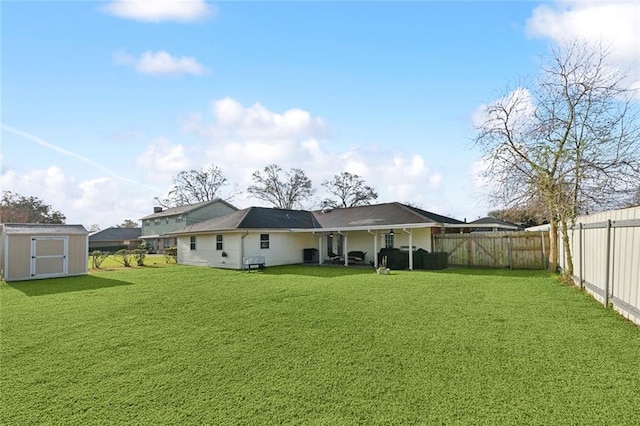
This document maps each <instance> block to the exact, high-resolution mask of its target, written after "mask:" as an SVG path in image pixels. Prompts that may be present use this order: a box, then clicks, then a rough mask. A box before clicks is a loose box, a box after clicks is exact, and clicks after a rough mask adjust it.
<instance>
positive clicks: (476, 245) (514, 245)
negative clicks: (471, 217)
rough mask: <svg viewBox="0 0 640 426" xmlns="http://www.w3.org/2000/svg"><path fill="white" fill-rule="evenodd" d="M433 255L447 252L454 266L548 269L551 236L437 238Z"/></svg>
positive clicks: (478, 234) (493, 234) (511, 234)
mask: <svg viewBox="0 0 640 426" xmlns="http://www.w3.org/2000/svg"><path fill="white" fill-rule="evenodd" d="M433 251H435V252H446V253H448V255H449V265H451V266H478V267H488V268H510V269H545V268H546V267H547V253H548V251H549V233H548V232H524V231H522V232H472V233H470V234H435V235H434V236H433Z"/></svg>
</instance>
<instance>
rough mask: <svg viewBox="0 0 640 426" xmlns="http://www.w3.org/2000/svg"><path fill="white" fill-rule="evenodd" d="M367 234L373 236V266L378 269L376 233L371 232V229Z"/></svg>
mask: <svg viewBox="0 0 640 426" xmlns="http://www.w3.org/2000/svg"><path fill="white" fill-rule="evenodd" d="M368 232H369V233H370V234H371V235H373V266H374V267H375V268H376V269H378V231H376V232H371V229H369V230H368Z"/></svg>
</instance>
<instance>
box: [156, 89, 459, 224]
mask: <svg viewBox="0 0 640 426" xmlns="http://www.w3.org/2000/svg"><path fill="white" fill-rule="evenodd" d="M328 129H329V127H328V125H327V123H326V122H325V120H324V119H322V118H321V117H317V116H314V115H312V114H311V113H310V112H308V111H305V110H302V109H299V108H292V109H288V110H286V111H284V112H274V111H271V110H269V109H268V108H266V107H265V106H263V105H261V104H260V103H255V104H253V105H251V106H244V105H242V104H241V103H240V102H238V101H237V100H235V99H232V98H224V99H220V100H216V101H214V102H212V103H211V108H210V111H209V114H206V113H205V114H202V113H192V114H189V115H187V116H186V118H184V119H183V121H182V130H183V131H184V132H186V133H188V134H195V135H197V136H198V137H199V142H198V143H196V144H194V145H192V146H189V147H188V152H189V158H192V159H193V160H194V163H193V164H192V167H196V168H198V167H202V166H205V165H208V164H216V165H218V166H220V167H221V168H222V170H223V173H224V174H225V176H226V177H227V179H228V180H229V181H230V182H233V183H237V184H238V185H239V186H240V187H241V188H242V189H245V188H246V187H247V186H249V185H250V184H251V175H252V173H253V172H254V171H256V170H259V169H262V168H264V167H265V166H266V165H268V164H271V163H275V164H278V165H280V166H281V167H282V168H284V169H289V168H291V167H298V168H301V169H303V170H304V171H305V173H306V174H307V176H308V177H309V178H310V179H311V180H312V182H313V184H314V187H315V188H316V189H317V191H318V192H317V194H316V195H317V198H318V199H319V200H320V199H322V198H324V197H325V196H326V194H324V193H323V190H324V189H323V188H322V187H321V185H320V184H321V183H322V182H323V181H325V180H328V179H331V178H332V177H333V176H334V175H336V174H338V173H340V172H342V171H347V172H350V173H354V174H357V175H360V176H362V177H363V178H364V179H365V181H366V183H367V184H368V185H370V186H372V187H374V188H375V189H376V191H378V193H379V195H380V196H379V199H378V201H379V202H389V201H410V202H413V203H416V204H421V205H422V206H423V207H424V208H427V209H429V208H434V207H437V206H439V205H441V204H435V203H441V201H440V200H436V197H443V196H448V195H447V194H446V193H443V192H441V191H442V188H443V187H445V186H446V185H447V184H448V182H447V179H446V178H445V176H447V174H446V173H443V172H442V170H434V168H433V166H429V165H428V164H427V157H425V156H423V155H421V154H418V153H407V152H402V151H391V150H383V149H380V148H378V146H377V145H376V144H375V143H371V144H368V145H367V146H349V145H345V146H342V147H341V146H339V144H338V143H337V142H335V141H334V142H332V141H331V140H328V138H329V130H328ZM158 159H159V158H157V159H156V160H155V161H153V163H154V164H155V163H157V162H158V161H157V160H158ZM162 167H163V166H161V165H159V164H158V165H157V166H153V167H152V168H153V169H154V170H159V169H161V168H162ZM454 174H455V173H451V175H454ZM244 196H245V198H242V199H240V198H238V199H236V203H237V204H238V205H240V206H248V205H261V204H260V201H259V200H255V199H252V198H250V197H249V196H248V195H247V194H244ZM309 207H312V206H309ZM314 207H316V206H314ZM436 212H438V213H443V214H446V213H447V212H442V211H437V210H436ZM448 213H451V211H450V212H448ZM451 214H453V213H451ZM460 214H466V213H465V212H461V213H460Z"/></svg>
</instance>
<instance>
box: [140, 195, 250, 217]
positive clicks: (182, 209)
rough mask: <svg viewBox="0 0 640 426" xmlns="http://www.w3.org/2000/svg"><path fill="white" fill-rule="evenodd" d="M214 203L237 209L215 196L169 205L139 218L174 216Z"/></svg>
mask: <svg viewBox="0 0 640 426" xmlns="http://www.w3.org/2000/svg"><path fill="white" fill-rule="evenodd" d="M214 203H222V204H226V205H227V206H229V207H231V208H232V209H234V210H238V208H237V207H236V206H234V205H232V204H230V203H228V202H226V201H225V200H223V199H222V198H215V199H213V200H210V201H203V202H201V203H196V204H187V205H186V206H180V207H171V208H168V209H166V210H163V211H161V212H158V213H153V214H150V215H148V216H145V217H143V218H141V219H140V220H145V219H155V218H160V217H166V216H176V215H180V214H185V213H189V212H192V211H194V210H197V209H199V208H202V207H204V206H208V205H209V204H214Z"/></svg>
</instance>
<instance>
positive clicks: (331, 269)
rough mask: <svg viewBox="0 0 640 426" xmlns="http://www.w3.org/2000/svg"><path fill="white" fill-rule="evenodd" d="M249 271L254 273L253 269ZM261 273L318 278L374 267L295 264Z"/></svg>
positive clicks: (372, 271) (362, 272)
mask: <svg viewBox="0 0 640 426" xmlns="http://www.w3.org/2000/svg"><path fill="white" fill-rule="evenodd" d="M251 273H254V272H253V271H252V272H251ZM258 273H261V274H267V275H303V276H309V277H319V278H334V277H344V276H347V275H365V274H367V275H371V274H375V273H376V271H375V269H373V268H372V267H371V268H362V267H349V268H345V267H344V266H328V265H323V266H319V265H304V266H303V265H295V266H293V265H292V266H271V267H268V268H266V269H264V270H263V271H262V272H258Z"/></svg>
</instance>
